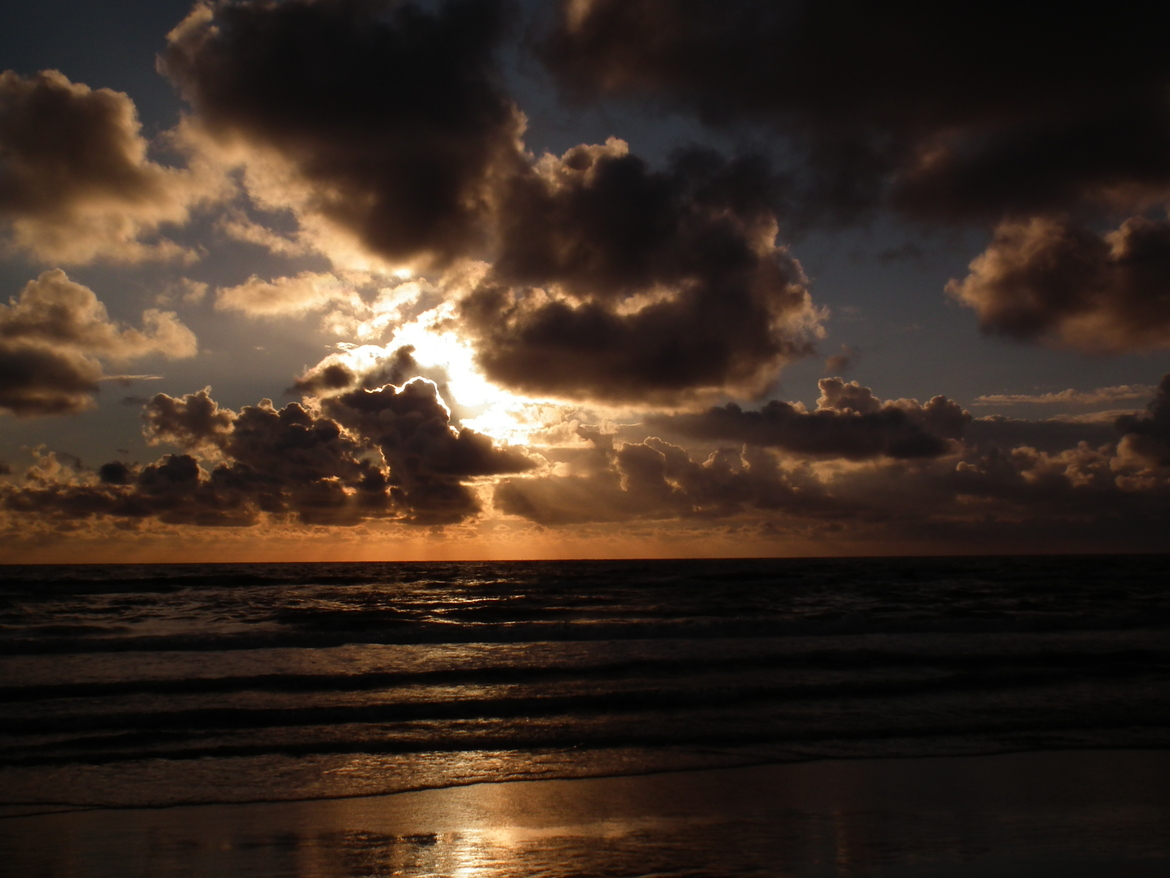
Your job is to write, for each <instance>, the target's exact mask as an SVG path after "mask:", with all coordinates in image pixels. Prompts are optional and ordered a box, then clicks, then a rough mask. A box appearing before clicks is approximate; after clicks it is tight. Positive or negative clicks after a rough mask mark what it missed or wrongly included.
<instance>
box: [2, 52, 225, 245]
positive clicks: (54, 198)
mask: <svg viewBox="0 0 1170 878" xmlns="http://www.w3.org/2000/svg"><path fill="white" fill-rule="evenodd" d="M140 129H141V126H140V125H139V122H138V116H137V113H136V111H135V108H134V104H133V102H132V101H131V100H130V98H129V97H127V96H126V95H124V94H122V93H120V92H115V91H110V90H109V89H96V90H94V89H90V88H89V87H88V86H85V85H81V84H79V83H73V82H70V81H69V80H68V79H66V78H65V76H63V75H62V74H60V73H58V72H57V71H55V70H46V71H43V72H41V73H37V74H35V75H33V76H28V77H23V76H19V75H18V74H16V73H14V72H12V71H11V70H9V71H6V72H4V73H0V154H2V155H3V157H4V160H3V162H0V232H2V233H3V234H4V237H6V238H7V239H8V242H9V244H10V245H11V246H13V247H15V248H17V249H19V250H22V251H24V252H26V253H28V254H30V255H32V256H33V257H34V258H36V259H40V260H43V261H48V262H55V263H58V264H68V263H75V264H77V263H88V262H94V261H98V260H108V261H112V262H140V261H143V260H147V259H176V258H179V259H186V260H189V259H193V258H195V254H194V253H193V252H191V251H188V250H185V249H184V248H183V247H181V246H179V245H178V244H176V243H174V242H173V241H170V240H168V239H166V238H159V237H157V234H158V230H159V228H160V227H162V226H164V225H167V224H174V225H181V224H183V223H185V222H186V221H187V219H188V214H189V210H190V208H191V206H192V205H193V204H195V203H198V202H200V201H202V200H205V199H208V198H211V197H214V196H215V195H216V194H217V193H218V192H219V184H220V181H218V180H216V179H214V178H213V177H211V176H208V175H206V174H204V173H197V172H195V171H192V170H182V169H175V168H168V167H164V166H162V165H159V164H156V163H155V162H153V161H151V160H150V159H149V158H147V148H148V144H147V142H146V141H145V140H144V139H143V137H142V135H141V130H140Z"/></svg>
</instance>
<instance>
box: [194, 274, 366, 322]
mask: <svg viewBox="0 0 1170 878" xmlns="http://www.w3.org/2000/svg"><path fill="white" fill-rule="evenodd" d="M333 304H339V305H348V306H350V307H351V308H356V309H359V310H360V309H362V307H363V304H362V301H361V297H360V296H358V294H357V292H356V291H355V290H354V288H353V287H352V286H350V285H349V284H347V283H346V282H345V281H343V280H342V279H340V278H338V277H336V276H335V275H333V274H330V273H329V272H315V271H302V272H301V273H300V274H298V275H296V276H294V277H279V278H276V279H275V280H271V281H263V280H261V279H260V278H258V277H256V275H252V276H251V277H250V278H248V280H247V281H245V282H244V283H242V284H239V285H238V286H234V287H220V288H219V289H218V290H216V293H215V307H216V308H218V309H220V310H223V311H242V312H243V313H245V314H247V315H249V316H251V317H273V316H279V315H296V314H305V313H307V312H309V311H317V310H320V309H322V308H326V307H328V306H330V305H333Z"/></svg>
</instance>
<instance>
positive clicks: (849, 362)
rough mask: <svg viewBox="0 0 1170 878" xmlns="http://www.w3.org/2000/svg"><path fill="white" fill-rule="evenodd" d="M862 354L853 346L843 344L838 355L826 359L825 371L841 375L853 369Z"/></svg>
mask: <svg viewBox="0 0 1170 878" xmlns="http://www.w3.org/2000/svg"><path fill="white" fill-rule="evenodd" d="M860 355H861V352H860V351H859V350H858V349H857V348H855V347H853V346H852V345H847V344H843V345H841V349H840V351H839V352H838V353H835V354H831V355H830V356H828V357H826V358H825V371H826V372H835V373H837V374H838V375H840V374H841V373H843V372H847V371H848V370H849V369H851V368H853V366H854V365H855V364H856V362H857V359H858V357H859V356H860Z"/></svg>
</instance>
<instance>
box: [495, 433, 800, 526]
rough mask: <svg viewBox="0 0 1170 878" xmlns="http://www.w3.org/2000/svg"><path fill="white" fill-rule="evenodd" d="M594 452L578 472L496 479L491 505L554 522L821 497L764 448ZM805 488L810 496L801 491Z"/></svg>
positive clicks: (767, 505) (670, 514)
mask: <svg viewBox="0 0 1170 878" xmlns="http://www.w3.org/2000/svg"><path fill="white" fill-rule="evenodd" d="M583 435H587V434H583ZM595 438H596V437H595ZM600 451H601V453H600V454H599V455H597V456H595V457H594V458H593V460H592V463H593V465H592V466H588V465H587V466H586V467H585V468H584V471H583V472H579V473H573V474H566V475H556V474H538V475H537V476H535V477H520V478H513V479H505V480H503V481H502V482H500V483H499V485H497V487H496V489H495V494H494V497H493V500H494V504H495V506H496V508H497V509H499V510H500V511H501V512H504V513H506V514H509V515H518V516H521V517H523V518H527V519H529V520H531V521H535V522H537V523H538V524H542V525H546V526H550V527H555V526H565V525H571V524H581V523H585V522H597V521H632V520H639V519H641V520H665V519H678V518H712V517H728V516H734V515H738V514H742V513H744V512H745V511H750V510H771V509H778V508H789V509H794V510H795V509H802V508H805V507H807V506H808V505H809V504H810V503H815V502H819V501H820V500H822V499H823V497H822V496H821V493H822V492H820V491H819V486H812V485H811V484H810V483H809V481H808V479H807V478H805V477H804V476H805V474H804V473H802V472H801V471H799V470H797V471H792V470H784V469H782V468H781V467H780V464H779V460H778V458H777V456H776V455H775V454H774V453H773V452H771V451H767V450H764V449H759V448H755V449H750V448H749V449H745V450H744V451H743V452H732V451H726V450H725V451H717V452H714V453H713V454H711V455H710V456H709V457H708V458H707V459H706V460H703V461H695V460H692V458H691V457H690V454H689V453H688V452H687V451H686V450H685V449H683V448H681V447H679V446H677V445H672V444H671V443H669V442H664V441H663V440H661V439H658V438H656V437H650V438H647V439H646V440H645V441H644V442H635V443H629V442H628V443H624V444H622V445H620V446H619V447H617V448H614V447H613V445H612V444H610V443H605V442H602V443H601V444H600ZM810 487H811V488H812V493H811V494H809V493H807V492H806V493H802V491H806V489H809V488H810ZM813 497H816V500H814V499H813Z"/></svg>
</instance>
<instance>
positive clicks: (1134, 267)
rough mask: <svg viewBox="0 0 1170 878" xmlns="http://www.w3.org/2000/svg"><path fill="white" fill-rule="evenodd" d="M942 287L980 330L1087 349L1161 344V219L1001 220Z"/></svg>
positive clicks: (1167, 306)
mask: <svg viewBox="0 0 1170 878" xmlns="http://www.w3.org/2000/svg"><path fill="white" fill-rule="evenodd" d="M947 290H948V292H949V293H950V294H951V295H952V296H953V297H954V298H956V299H958V300H959V301H960V302H962V303H963V304H965V305H968V306H970V307H972V308H974V309H975V311H976V313H977V314H978V315H979V324H980V327H981V328H982V329H983V331H984V332H991V333H997V334H1000V335H1006V336H1008V337H1010V338H1014V339H1017V340H1021V341H1032V340H1040V341H1044V342H1047V343H1049V344H1052V345H1055V346H1059V347H1067V348H1074V349H1077V350H1083V351H1088V352H1104V353H1118V352H1124V351H1133V350H1149V349H1155V348H1163V347H1167V346H1170V221H1166V220H1160V221H1158V220H1149V219H1145V218H1142V217H1134V218H1132V219H1129V220H1127V221H1126V222H1125V223H1123V224H1122V226H1121V227H1120V228H1119V229H1117V230H1116V231H1114V232H1110V233H1108V234H1106V235H1104V236H1101V235H1098V234H1096V233H1095V232H1093V231H1091V230H1090V229H1088V228H1087V227H1085V226H1082V225H1079V224H1077V223H1074V222H1070V221H1065V220H1049V219H1033V220H1030V221H1028V222H1008V223H1003V224H1001V225H1000V226H999V228H997V229H996V233H995V238H994V240H993V241H992V242H991V244H990V246H989V247H988V248H987V250H986V251H984V252H983V253H982V254H981V255H980V256H979V257H978V258H977V259H976V260H975V261H974V262H972V263H971V273H970V274H968V275H967V277H966V278H964V279H963V280H962V281H961V282H960V281H951V283H950V284H949V285H948V287H947Z"/></svg>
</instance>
